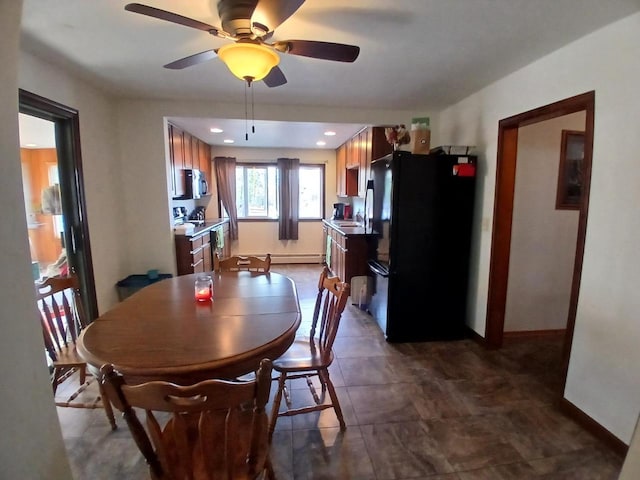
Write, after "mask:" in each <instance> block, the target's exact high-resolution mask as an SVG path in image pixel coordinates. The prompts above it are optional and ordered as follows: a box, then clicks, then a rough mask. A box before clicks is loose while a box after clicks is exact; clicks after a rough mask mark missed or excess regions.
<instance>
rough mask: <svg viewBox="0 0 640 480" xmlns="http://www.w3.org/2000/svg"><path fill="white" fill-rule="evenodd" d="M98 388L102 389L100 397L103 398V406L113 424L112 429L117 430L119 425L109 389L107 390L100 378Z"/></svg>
mask: <svg viewBox="0 0 640 480" xmlns="http://www.w3.org/2000/svg"><path fill="white" fill-rule="evenodd" d="M98 388H99V390H100V398H101V399H102V406H103V407H104V411H105V413H106V414H107V418H108V419H109V423H110V424H111V430H116V429H117V428H118V425H116V419H115V417H114V416H113V407H112V406H111V402H110V401H109V397H108V396H107V391H106V390H105V388H104V386H103V385H102V382H100V380H98Z"/></svg>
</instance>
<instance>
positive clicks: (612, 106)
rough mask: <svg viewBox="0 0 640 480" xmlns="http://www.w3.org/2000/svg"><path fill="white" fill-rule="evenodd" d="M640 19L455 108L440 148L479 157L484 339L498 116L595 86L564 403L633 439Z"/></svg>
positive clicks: (473, 309)
mask: <svg viewBox="0 0 640 480" xmlns="http://www.w3.org/2000/svg"><path fill="white" fill-rule="evenodd" d="M638 58H640V14H635V15H631V16H629V17H627V18H625V19H623V20H621V21H619V22H616V23H613V24H611V25H609V26H607V27H605V28H603V29H601V30H598V31H596V32H594V33H592V34H590V35H588V36H586V37H584V38H582V39H580V40H578V41H576V42H574V43H572V44H570V45H568V46H566V47H564V48H562V49H560V50H557V51H556V52H554V53H552V54H550V55H548V56H546V57H544V58H542V59H540V60H539V61H537V62H534V63H532V64H530V65H528V66H527V67H525V68H523V69H521V70H519V71H517V72H515V73H513V74H511V75H509V76H507V77H505V78H503V79H501V80H499V81H498V82H495V83H494V84H492V85H490V86H488V87H486V88H484V89H483V90H481V91H479V92H477V93H475V94H473V95H471V96H470V97H468V98H467V99H465V100H463V101H461V102H460V103H458V104H456V105H453V106H451V107H450V108H448V109H446V110H445V111H443V112H441V114H440V115H438V117H437V118H436V119H435V121H434V122H433V128H436V129H437V130H436V131H435V132H433V131H432V134H433V136H434V137H435V142H434V144H439V143H453V144H471V145H477V146H478V148H479V151H480V152H481V158H480V161H481V165H480V168H479V178H478V180H479V182H478V190H477V199H476V200H477V202H476V217H475V218H476V223H475V226H474V241H473V253H472V262H473V265H472V272H471V279H470V297H471V298H470V309H469V317H468V323H469V325H470V326H471V327H472V328H473V329H474V330H475V331H476V332H478V333H479V334H480V335H484V331H485V323H486V307H487V303H486V302H487V288H488V279H489V261H490V247H491V222H492V218H493V208H494V205H493V199H494V190H495V175H496V168H495V159H496V152H497V138H498V122H499V121H500V119H503V118H507V117H510V116H512V115H516V114H518V113H522V112H525V111H527V110H530V109H533V108H536V107H539V106H542V105H547V104H549V103H552V102H555V101H558V100H561V99H564V98H568V97H571V96H574V95H577V94H580V93H583V92H587V91H590V90H594V91H595V94H596V100H595V104H596V107H595V127H594V128H595V131H594V150H593V171H592V179H591V195H590V205H589V218H588V223H587V234H586V245H585V252H584V265H583V271H582V282H581V288H580V298H579V301H578V311H577V317H576V324H575V332H574V337H573V346H572V351H571V359H570V364H569V372H568V377H567V384H566V390H565V398H566V399H567V400H569V401H570V402H572V403H573V404H574V405H576V406H577V407H578V408H579V409H580V410H582V411H583V412H584V413H586V414H587V415H589V416H591V417H592V418H593V419H594V420H595V421H597V422H598V423H599V424H601V425H602V426H604V427H605V428H607V429H608V430H609V431H611V432H612V433H613V434H614V435H616V436H617V437H618V438H620V439H621V440H622V441H623V442H626V443H628V442H629V440H630V439H631V433H632V431H633V426H634V423H635V419H636V418H637V415H638V405H640V377H639V376H638V374H637V368H636V366H637V365H638V364H640V349H638V345H640V323H639V322H638V312H639V311H640V295H637V292H636V290H637V287H638V285H640V268H639V265H638V261H637V239H638V238H640V217H638V215H637V208H635V206H637V205H640V189H638V185H640V168H639V167H638V162H637V155H634V153H633V152H638V151H640V135H638V132H637V125H636V123H637V122H635V121H634V119H635V118H637V117H638V111H640V100H638V97H637V95H636V91H637V80H636V79H637V78H638V76H639V75H640V64H638V62H637V61H636V60H637V59H638Z"/></svg>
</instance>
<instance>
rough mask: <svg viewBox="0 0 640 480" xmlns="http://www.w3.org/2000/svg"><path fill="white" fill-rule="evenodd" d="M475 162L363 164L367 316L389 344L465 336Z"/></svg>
mask: <svg viewBox="0 0 640 480" xmlns="http://www.w3.org/2000/svg"><path fill="white" fill-rule="evenodd" d="M476 161H477V158H476V157H475V156H469V155H445V154H430V155H416V154H411V153H409V152H404V151H396V152H394V153H393V154H391V155H387V156H386V157H383V158H380V159H378V160H375V161H373V162H372V164H371V178H372V180H373V190H372V194H371V195H370V197H369V198H371V197H372V203H373V205H372V209H371V211H370V214H371V228H372V229H373V231H374V232H377V233H378V244H377V249H376V254H375V258H371V259H369V268H370V271H371V276H372V277H373V295H372V297H371V302H370V307H369V311H370V313H371V314H372V315H373V317H374V318H375V319H376V321H377V323H378V324H379V325H380V328H381V329H382V331H383V333H384V334H385V337H386V339H387V341H389V342H418V341H431V340H456V339H462V338H464V337H465V334H466V327H465V317H466V309H467V290H468V283H469V253H470V247H471V229H472V221H473V210H474V206H473V204H474V197H475V182H476ZM369 186H370V187H371V183H369Z"/></svg>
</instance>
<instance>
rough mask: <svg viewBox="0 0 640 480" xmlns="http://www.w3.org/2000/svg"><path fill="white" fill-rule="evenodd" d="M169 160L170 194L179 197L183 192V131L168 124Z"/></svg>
mask: <svg viewBox="0 0 640 480" xmlns="http://www.w3.org/2000/svg"><path fill="white" fill-rule="evenodd" d="M169 161H170V163H171V172H170V175H171V195H172V196H173V197H180V196H182V195H184V194H185V188H184V179H183V173H182V171H183V170H184V132H183V131H182V130H181V129H179V128H178V127H176V126H175V125H171V124H169Z"/></svg>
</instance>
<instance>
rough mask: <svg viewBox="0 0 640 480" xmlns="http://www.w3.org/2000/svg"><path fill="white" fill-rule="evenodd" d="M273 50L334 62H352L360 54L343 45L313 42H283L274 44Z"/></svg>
mask: <svg viewBox="0 0 640 480" xmlns="http://www.w3.org/2000/svg"><path fill="white" fill-rule="evenodd" d="M273 48H275V49H276V50H278V51H279V52H283V53H289V54H291V55H301V56H303V57H311V58H320V59H322V60H333V61H336V62H354V61H355V60H356V58H358V55H359V54H360V47H357V46H355V45H345V44H343V43H331V42H316V41H313V40H285V41H283V42H275V43H274V44H273Z"/></svg>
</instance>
